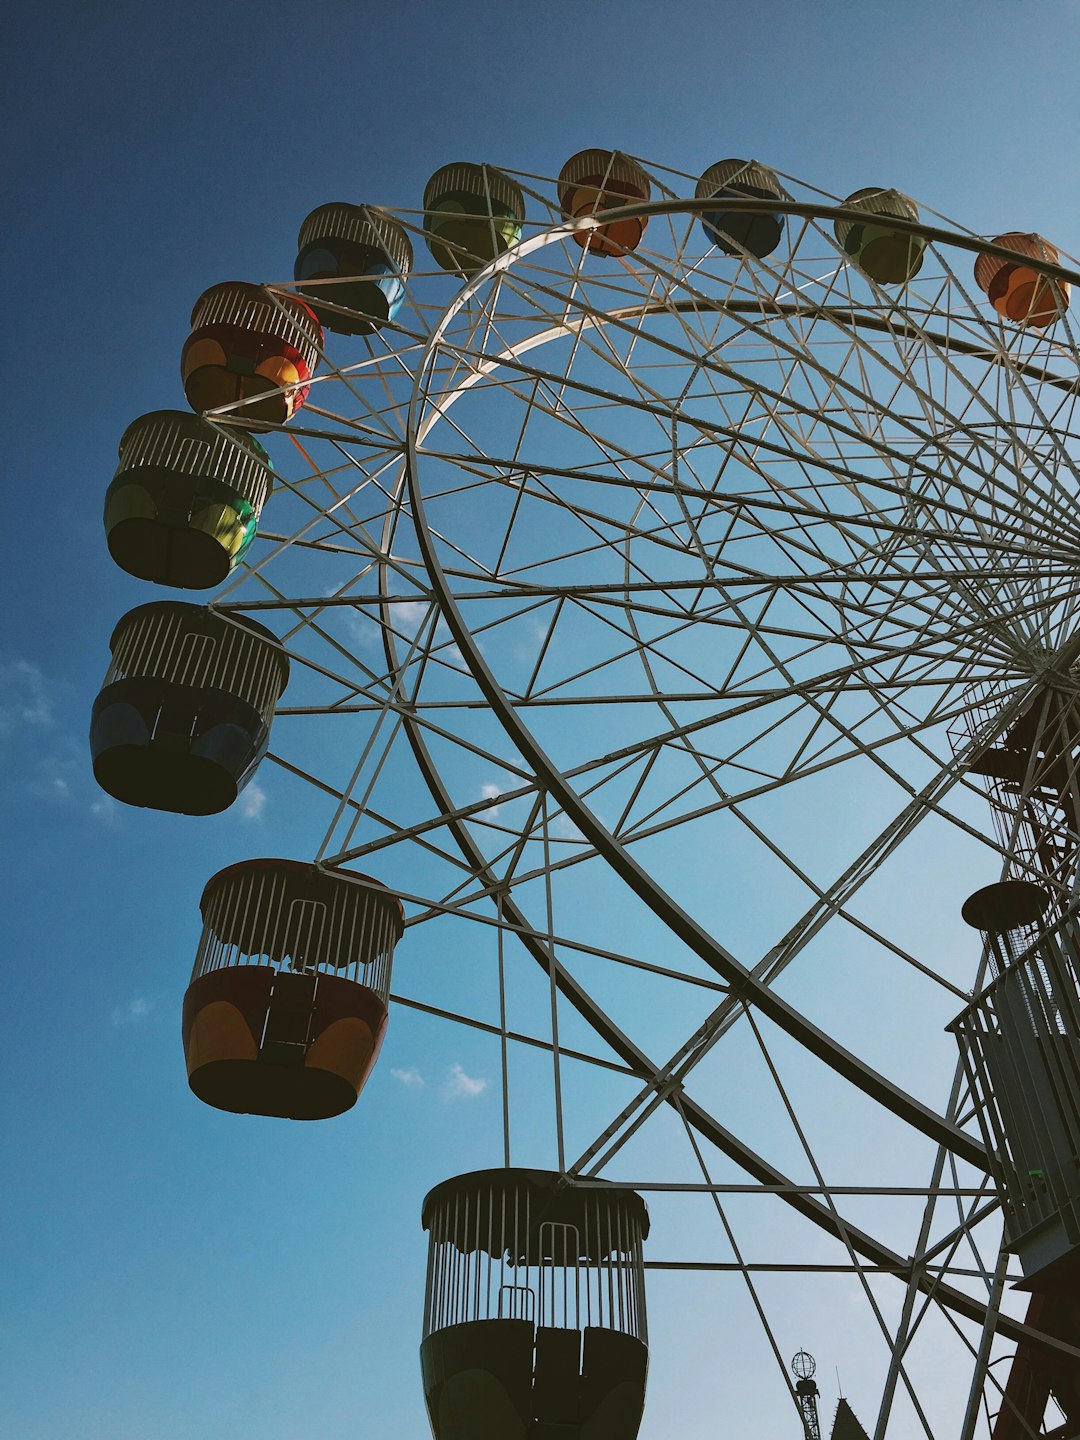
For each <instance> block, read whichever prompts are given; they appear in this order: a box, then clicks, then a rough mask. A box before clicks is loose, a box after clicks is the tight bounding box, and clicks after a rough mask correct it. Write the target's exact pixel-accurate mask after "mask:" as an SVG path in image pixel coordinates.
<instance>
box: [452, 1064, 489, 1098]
mask: <svg viewBox="0 0 1080 1440" xmlns="http://www.w3.org/2000/svg"><path fill="white" fill-rule="evenodd" d="M487 1083H488V1082H487V1081H486V1080H481V1079H479V1078H477V1077H475V1076H473V1075H467V1074H466V1073H465V1071H464V1070H463V1069H462V1067H461V1066H460V1065H459V1064H458V1063H457V1061H456V1060H455V1061H454V1063H453V1065H451V1066H450V1070H449V1073H448V1074H447V1077H446V1079H445V1080H444V1081H443V1086H442V1095H443V1099H444V1100H475V1099H476V1097H477V1096H478V1095H482V1094H483V1093H484V1091H485V1090H486V1089H487Z"/></svg>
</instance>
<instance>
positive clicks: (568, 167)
mask: <svg viewBox="0 0 1080 1440" xmlns="http://www.w3.org/2000/svg"><path fill="white" fill-rule="evenodd" d="M649 194H650V186H649V177H648V176H647V175H646V174H645V171H644V170H643V169H642V168H641V166H640V165H639V164H638V163H637V161H636V160H632V159H631V158H630V156H629V155H623V154H622V153H621V152H620V151H618V150H579V151H578V153H577V154H576V155H571V157H570V159H569V160H567V162H566V164H565V165H564V166H563V167H562V169H561V170H560V171H559V204H560V206H561V207H562V212H563V214H564V215H565V216H566V217H567V219H569V220H580V219H581V218H582V217H583V216H586V215H597V214H599V213H600V212H601V211H603V210H616V209H618V208H619V207H620V206H622V205H632V204H633V203H634V202H635V201H642V200H648V198H649ZM648 223H649V222H648V217H647V216H636V217H634V218H633V219H628V220H612V221H609V222H608V223H607V224H605V225H598V226H596V227H595V228H594V229H591V230H578V231H577V232H576V233H575V235H574V239H575V240H576V241H577V243H578V244H579V245H582V246H584V247H586V248H587V249H589V250H593V251H595V252H596V253H597V254H599V255H626V254H628V253H630V252H631V251H633V250H636V249H637V247H638V246H639V245H640V244H641V237H642V236H643V235H644V234H645V227H646V225H647V224H648Z"/></svg>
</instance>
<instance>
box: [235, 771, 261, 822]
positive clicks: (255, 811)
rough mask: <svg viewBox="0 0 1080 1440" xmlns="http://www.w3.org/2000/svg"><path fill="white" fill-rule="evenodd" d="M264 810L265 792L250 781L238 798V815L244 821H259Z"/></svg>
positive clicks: (254, 782)
mask: <svg viewBox="0 0 1080 1440" xmlns="http://www.w3.org/2000/svg"><path fill="white" fill-rule="evenodd" d="M265 809H266V791H265V790H264V789H263V788H262V786H261V785H259V784H258V783H257V782H256V781H254V780H252V781H251V782H250V783H249V784H248V785H247V786H246V787H245V789H244V793H243V794H242V795H241V797H240V814H241V815H242V816H243V817H244V819H245V820H261V819H262V815H263V811H264V810H265Z"/></svg>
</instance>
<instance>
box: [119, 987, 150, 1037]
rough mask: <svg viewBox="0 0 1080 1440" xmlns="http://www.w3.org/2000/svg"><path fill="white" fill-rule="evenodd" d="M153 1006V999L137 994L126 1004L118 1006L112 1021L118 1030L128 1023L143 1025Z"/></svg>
mask: <svg viewBox="0 0 1080 1440" xmlns="http://www.w3.org/2000/svg"><path fill="white" fill-rule="evenodd" d="M153 1008H154V1002H153V1001H152V1000H147V999H146V997H145V996H143V995H136V996H134V997H133V998H132V999H131V1000H129V1001H128V1002H127V1004H126V1005H118V1006H117V1007H116V1009H115V1010H114V1011H113V1012H112V1023H113V1024H114V1025H115V1026H116V1028H117V1029H118V1030H119V1029H123V1028H124V1027H125V1026H128V1025H141V1024H142V1023H143V1021H144V1020H146V1019H147V1018H148V1017H149V1015H150V1012H151V1010H153Z"/></svg>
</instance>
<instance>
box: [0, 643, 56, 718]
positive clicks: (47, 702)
mask: <svg viewBox="0 0 1080 1440" xmlns="http://www.w3.org/2000/svg"><path fill="white" fill-rule="evenodd" d="M51 692H52V687H51V686H50V684H49V682H48V680H46V678H45V676H44V674H43V673H42V671H41V670H39V669H38V667H37V666H36V665H31V664H30V662H29V660H7V661H4V662H2V663H0V696H2V697H3V698H2V700H0V734H6V733H7V732H8V731H11V730H14V729H15V727H16V726H18V725H31V726H38V727H40V726H48V725H52V724H53V701H52V693H51Z"/></svg>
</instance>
